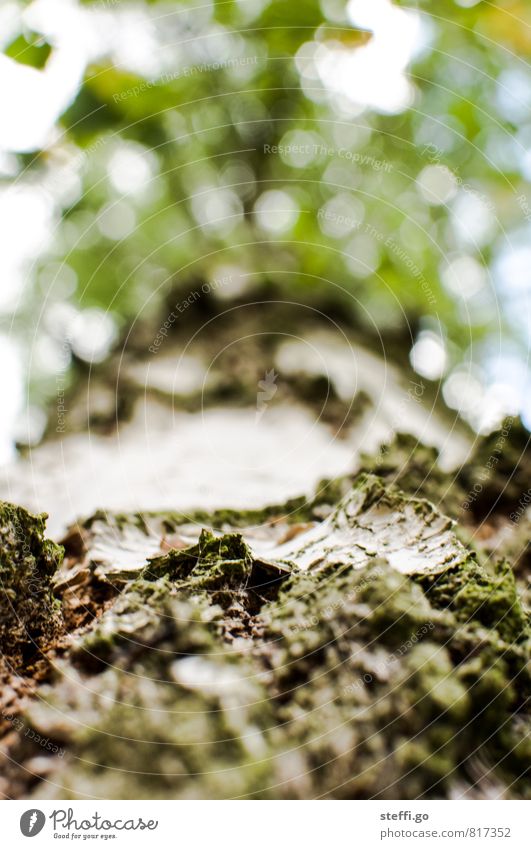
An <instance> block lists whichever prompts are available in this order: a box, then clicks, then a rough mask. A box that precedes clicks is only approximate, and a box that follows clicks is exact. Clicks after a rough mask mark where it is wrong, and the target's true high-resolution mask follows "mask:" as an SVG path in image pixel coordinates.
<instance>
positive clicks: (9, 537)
mask: <svg viewBox="0 0 531 849" xmlns="http://www.w3.org/2000/svg"><path fill="white" fill-rule="evenodd" d="M45 525H46V515H40V516H34V515H32V514H31V513H29V512H28V511H27V510H24V509H23V508H22V507H17V506H15V505H13V504H8V503H5V502H0V650H1V652H2V655H3V657H4V660H9V662H10V663H11V664H13V663H14V664H15V665H16V664H17V663H18V662H19V661H20V657H21V655H22V653H23V652H26V653H27V652H28V651H29V652H31V650H32V648H33V649H34V650H37V649H38V648H42V647H43V646H44V645H45V644H46V642H48V643H49V642H50V641H51V640H52V639H53V637H54V635H55V634H56V633H57V631H58V628H59V626H60V605H59V602H58V601H57V600H56V599H55V598H54V595H53V588H52V579H53V576H54V574H55V572H56V570H57V569H58V568H59V566H60V564H61V561H62V557H63V550H62V548H61V547H60V546H58V545H56V544H55V543H53V542H51V541H50V540H48V539H46V537H45Z"/></svg>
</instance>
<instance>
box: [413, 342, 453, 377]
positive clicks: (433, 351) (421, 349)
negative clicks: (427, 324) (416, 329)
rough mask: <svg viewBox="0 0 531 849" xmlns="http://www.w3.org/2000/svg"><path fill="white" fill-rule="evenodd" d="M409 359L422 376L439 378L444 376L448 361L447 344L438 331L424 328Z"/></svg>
mask: <svg viewBox="0 0 531 849" xmlns="http://www.w3.org/2000/svg"><path fill="white" fill-rule="evenodd" d="M409 360H410V362H411V365H412V366H413V368H414V369H415V371H416V372H417V374H420V375H421V377H425V378H426V379H427V380H438V379H439V378H440V377H442V376H443V374H444V372H445V370H446V366H447V363H448V356H447V353H446V346H445V344H444V342H443V340H442V339H441V337H440V336H438V335H437V334H436V333H433V332H432V331H431V330H423V331H422V332H421V333H419V337H418V339H417V341H416V342H415V344H414V345H413V347H412V349H411V352H410V354H409Z"/></svg>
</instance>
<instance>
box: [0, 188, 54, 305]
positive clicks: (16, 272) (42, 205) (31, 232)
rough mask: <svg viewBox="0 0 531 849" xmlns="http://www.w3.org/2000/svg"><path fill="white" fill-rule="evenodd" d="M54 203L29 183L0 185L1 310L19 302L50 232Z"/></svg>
mask: <svg viewBox="0 0 531 849" xmlns="http://www.w3.org/2000/svg"><path fill="white" fill-rule="evenodd" d="M52 221H53V203H52V201H51V198H49V197H48V196H47V195H46V194H45V193H44V192H42V191H39V190H38V189H37V188H32V187H30V186H15V185H12V186H8V187H7V188H2V189H0V232H1V233H2V250H1V251H0V275H1V279H2V285H1V287H0V313H1V312H4V311H7V310H11V309H13V308H14V307H15V306H16V303H17V300H18V298H19V296H20V294H21V292H22V289H23V287H24V283H25V281H26V278H27V274H28V273H29V265H30V263H31V262H32V261H33V260H34V259H35V258H36V257H37V256H38V254H39V253H40V251H41V250H42V249H43V248H44V247H45V246H46V244H47V242H48V241H49V239H50V236H51V228H52Z"/></svg>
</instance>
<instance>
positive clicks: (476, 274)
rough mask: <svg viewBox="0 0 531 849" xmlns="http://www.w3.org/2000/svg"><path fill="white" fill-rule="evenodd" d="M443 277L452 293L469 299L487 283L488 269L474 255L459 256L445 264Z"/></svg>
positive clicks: (466, 299) (444, 282)
mask: <svg viewBox="0 0 531 849" xmlns="http://www.w3.org/2000/svg"><path fill="white" fill-rule="evenodd" d="M441 279H442V282H443V284H444V286H445V287H446V289H447V290H448V291H449V292H450V293H451V294H452V295H455V296H457V297H458V298H463V300H465V301H468V300H469V298H473V297H474V295H477V294H478V293H479V292H481V291H482V289H484V288H485V286H486V285H487V271H486V269H485V267H484V266H483V265H480V263H479V262H478V261H477V259H474V257H472V256H458V257H455V258H454V259H452V260H451V261H450V262H448V263H447V264H446V265H445V266H443V268H442V269H441Z"/></svg>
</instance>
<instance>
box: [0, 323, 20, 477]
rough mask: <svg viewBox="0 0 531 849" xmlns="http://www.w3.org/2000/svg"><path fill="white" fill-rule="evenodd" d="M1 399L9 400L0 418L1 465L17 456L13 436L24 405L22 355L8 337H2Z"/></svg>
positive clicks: (0, 342) (0, 351) (3, 407)
mask: <svg viewBox="0 0 531 849" xmlns="http://www.w3.org/2000/svg"><path fill="white" fill-rule="evenodd" d="M0 362H1V363H2V368H1V369H0V397H2V398H3V399H9V403H7V404H2V415H1V416H0V465H2V464H4V463H7V462H9V460H12V459H13V457H14V456H15V449H14V445H13V434H14V432H15V430H16V427H17V422H18V420H19V417H20V414H21V410H22V405H23V400H24V398H23V387H24V375H23V367H22V361H21V359H20V355H19V353H18V351H17V349H16V347H15V346H14V344H13V343H12V342H11V340H10V339H9V338H8V337H7V336H0Z"/></svg>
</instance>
